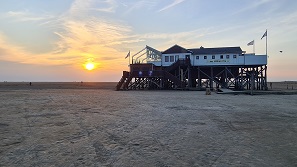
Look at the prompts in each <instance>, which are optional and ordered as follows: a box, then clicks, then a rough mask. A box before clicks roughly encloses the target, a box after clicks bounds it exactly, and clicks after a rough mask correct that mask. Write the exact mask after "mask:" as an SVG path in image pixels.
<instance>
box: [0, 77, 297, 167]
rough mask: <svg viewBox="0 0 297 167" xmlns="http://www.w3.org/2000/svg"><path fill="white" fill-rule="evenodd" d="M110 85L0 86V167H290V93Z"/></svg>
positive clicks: (281, 86) (296, 111)
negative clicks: (118, 87) (141, 88)
mask: <svg viewBox="0 0 297 167" xmlns="http://www.w3.org/2000/svg"><path fill="white" fill-rule="evenodd" d="M115 85H116V83H87V82H86V83H81V82H73V83H70V82H69V83H35V82H33V83H32V86H30V85H29V83H27V82H20V83H8V82H2V83H0V166H9V167H13V166H94V167H95V166H115V167H130V166H139V167H142V166H149V167H150V166H152V167H165V166H177V167H180V166H199V167H200V166H220V167H222V166H261V167H266V166H267V167H271V166H287V167H290V166H292V167H293V166H297V103H296V102H297V94H292V95H278V94H269V95H255V96H251V95H245V94H239V95H233V94H216V93H214V92H213V93H212V94H211V95H205V92H204V91H114V87H115ZM292 88H293V89H292ZM295 89H297V84H296V82H279V83H273V84H272V89H271V90H270V91H295Z"/></svg>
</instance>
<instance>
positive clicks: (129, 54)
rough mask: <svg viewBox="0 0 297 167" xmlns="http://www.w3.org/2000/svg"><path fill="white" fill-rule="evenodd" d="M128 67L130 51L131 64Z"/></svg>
mask: <svg viewBox="0 0 297 167" xmlns="http://www.w3.org/2000/svg"><path fill="white" fill-rule="evenodd" d="M128 66H130V50H129V63H128Z"/></svg>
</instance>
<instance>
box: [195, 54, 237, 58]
mask: <svg viewBox="0 0 297 167" xmlns="http://www.w3.org/2000/svg"><path fill="white" fill-rule="evenodd" d="M236 57H237V56H236V55H233V58H234V59H236ZM203 58H204V59H207V56H203ZM196 59H199V56H196ZM211 59H216V56H215V55H212V56H211ZM220 59H224V55H220ZM226 59H230V55H226Z"/></svg>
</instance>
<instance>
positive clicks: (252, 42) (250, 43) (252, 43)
mask: <svg viewBox="0 0 297 167" xmlns="http://www.w3.org/2000/svg"><path fill="white" fill-rule="evenodd" d="M254 42H255V41H254V40H252V41H251V42H249V43H248V44H247V46H250V45H254Z"/></svg>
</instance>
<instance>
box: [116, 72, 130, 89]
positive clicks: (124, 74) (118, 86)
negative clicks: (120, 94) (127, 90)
mask: <svg viewBox="0 0 297 167" xmlns="http://www.w3.org/2000/svg"><path fill="white" fill-rule="evenodd" d="M129 74H130V73H129V72H128V71H123V76H122V78H121V80H120V81H119V82H118V84H117V86H116V90H121V88H122V85H123V83H126V82H127V79H128V78H129Z"/></svg>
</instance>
